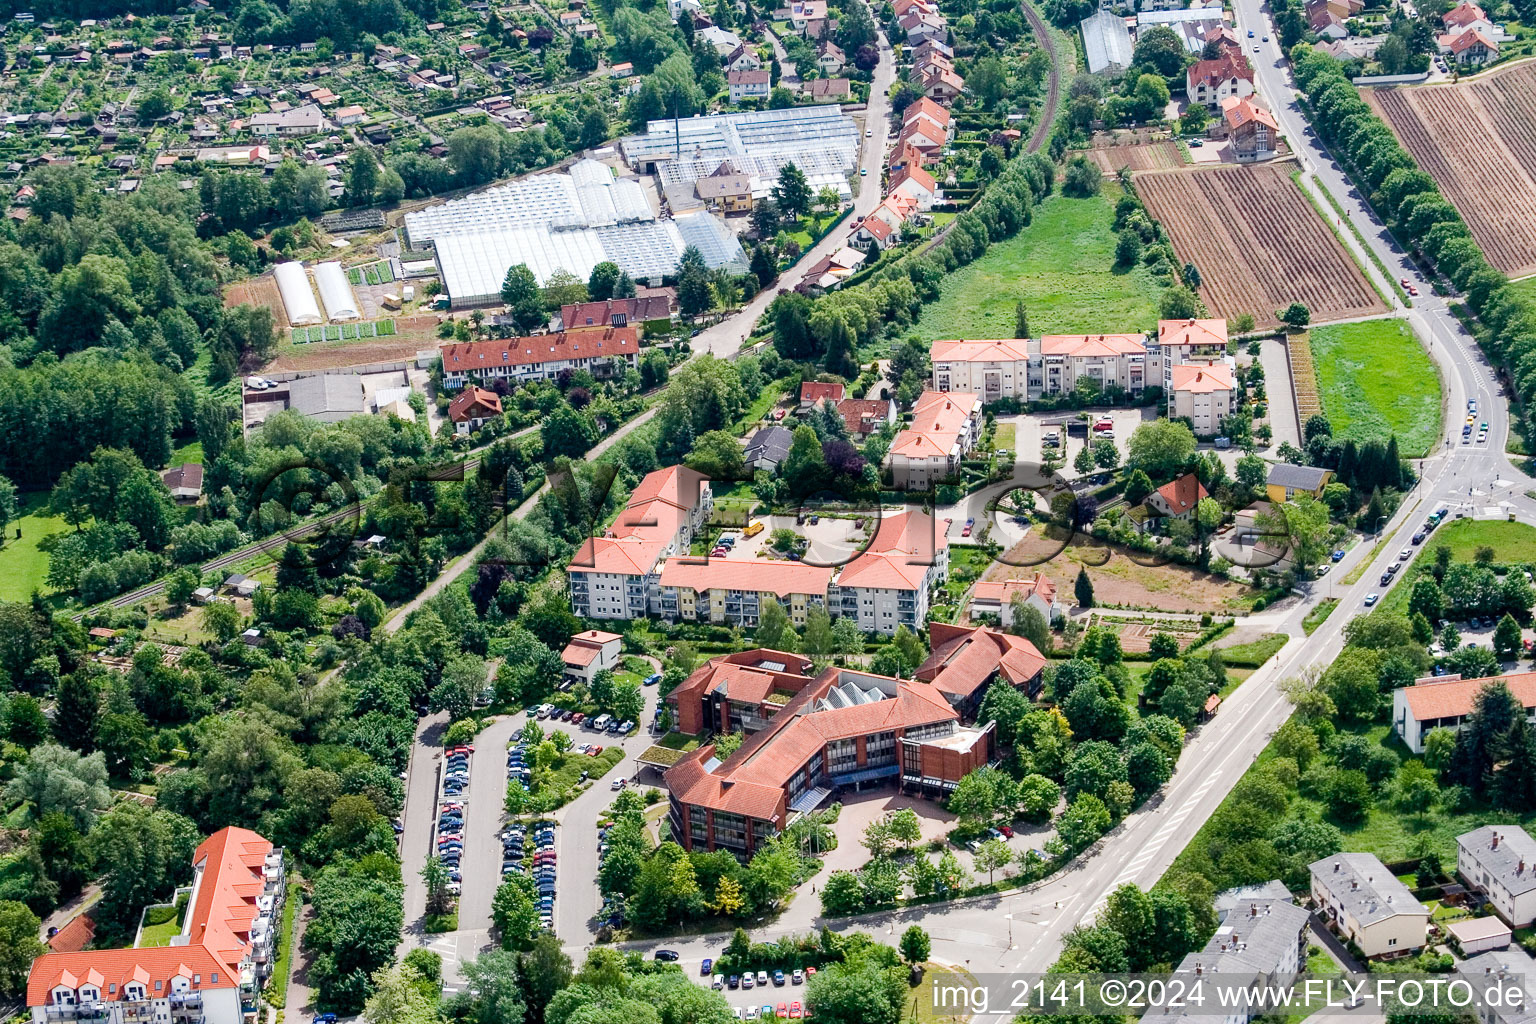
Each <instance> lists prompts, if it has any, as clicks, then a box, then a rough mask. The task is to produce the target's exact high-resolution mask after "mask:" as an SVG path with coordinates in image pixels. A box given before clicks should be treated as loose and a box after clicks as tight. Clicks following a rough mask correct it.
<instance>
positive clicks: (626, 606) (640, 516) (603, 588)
mask: <svg viewBox="0 0 1536 1024" xmlns="http://www.w3.org/2000/svg"><path fill="white" fill-rule="evenodd" d="M713 512H714V497H713V495H712V494H711V492H710V487H709V478H708V477H706V476H705V475H704V474H702V473H699V472H696V471H694V470H691V469H689V468H687V467H686V466H670V467H668V468H666V469H658V470H657V471H656V472H654V473H650V474H648V475H647V476H646V477H645V479H643V480H641V481H640V484H639V486H638V487H636V488H635V490H634V493H633V494H631V495H630V498H629V503H628V504H627V505H626V506H625V508H624V511H623V512H621V513H619V516H618V518H617V519H616V520H615V521H614V524H613V525H612V526H611V527H609V528H608V529H607V530H606V531H605V532H604V534H603V536H601V537H592V538H589V539H588V540H586V541H583V542H582V545H581V547H579V548H578V549H577V550H576V554H575V555H574V556H573V557H572V558H571V563H570V565H569V566H567V567H566V575H567V577H568V579H569V581H570V588H571V611H573V612H575V613H576V614H577V615H581V616H584V617H586V618H590V619H638V618H644V617H645V616H646V615H647V614H648V613H649V611H650V606H651V595H652V592H653V591H655V590H658V588H659V585H660V581H661V569H662V565H663V563H664V562H665V560H666V559H667V558H668V557H670V556H672V555H676V554H681V553H686V552H687V551H688V547H689V545H690V544H691V543H692V542H693V535H694V534H695V533H696V532H697V531H698V530H699V528H700V527H701V526H703V525H704V523H705V522H707V521H708V519H709V517H710V515H711V514H712V513H713Z"/></svg>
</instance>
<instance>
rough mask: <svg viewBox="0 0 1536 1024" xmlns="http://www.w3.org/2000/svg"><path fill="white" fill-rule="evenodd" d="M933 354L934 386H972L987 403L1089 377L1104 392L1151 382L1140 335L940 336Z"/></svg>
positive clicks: (1032, 395) (1058, 390)
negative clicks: (977, 338)
mask: <svg viewBox="0 0 1536 1024" xmlns="http://www.w3.org/2000/svg"><path fill="white" fill-rule="evenodd" d="M931 358H932V361H933V386H934V390H936V391H970V392H973V393H975V394H977V395H980V396H981V400H982V402H983V404H990V403H992V402H996V401H999V400H1001V399H1005V398H1013V399H1018V400H1020V401H1032V400H1034V399H1037V398H1042V397H1045V396H1048V395H1061V394H1067V393H1069V392H1071V391H1074V390H1076V389H1077V388H1078V386H1079V385H1080V384H1084V383H1088V382H1091V383H1092V385H1093V386H1095V387H1096V388H1097V389H1098V390H1099V391H1104V390H1107V389H1110V388H1119V389H1120V390H1122V391H1126V392H1129V393H1131V394H1140V393H1141V392H1142V390H1143V389H1145V387H1146V386H1147V384H1148V383H1149V380H1148V368H1147V366H1148V354H1147V346H1146V344H1145V343H1144V341H1143V338H1142V336H1141V335H1139V334H1072V335H1064V334H1048V335H1046V336H1044V337H1042V338H1031V339H994V340H985V341H969V340H959V341H936V342H934V343H933V349H932V356H931ZM1151 383H1156V381H1155V379H1154V380H1152V381H1151Z"/></svg>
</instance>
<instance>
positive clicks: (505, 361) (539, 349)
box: [442, 327, 640, 373]
mask: <svg viewBox="0 0 1536 1024" xmlns="http://www.w3.org/2000/svg"><path fill="white" fill-rule="evenodd" d="M639 351H640V332H639V331H638V330H636V329H635V328H633V327H604V328H600V329H599V328H592V329H590V330H574V331H562V332H561V333H559V334H541V335H538V336H535V337H529V338H509V339H507V340H505V341H470V342H460V343H457V344H452V345H444V346H443V350H442V353H443V372H444V373H474V372H476V371H477V370H483V369H486V368H488V367H493V366H533V365H536V364H538V363H559V362H566V361H570V360H577V359H593V358H599V357H609V356H625V355H634V354H635V353H637V352H639Z"/></svg>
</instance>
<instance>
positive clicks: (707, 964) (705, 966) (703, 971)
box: [699, 957, 715, 978]
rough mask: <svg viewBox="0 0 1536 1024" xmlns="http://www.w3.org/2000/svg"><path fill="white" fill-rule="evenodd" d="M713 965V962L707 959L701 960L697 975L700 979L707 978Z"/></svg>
mask: <svg viewBox="0 0 1536 1024" xmlns="http://www.w3.org/2000/svg"><path fill="white" fill-rule="evenodd" d="M714 965H715V962H714V961H713V960H711V959H710V958H709V957H705V958H704V959H703V961H702V962H701V963H700V964H699V974H700V976H701V977H705V978H707V977H709V973H710V972H709V969H710V968H711V967H713V966H714Z"/></svg>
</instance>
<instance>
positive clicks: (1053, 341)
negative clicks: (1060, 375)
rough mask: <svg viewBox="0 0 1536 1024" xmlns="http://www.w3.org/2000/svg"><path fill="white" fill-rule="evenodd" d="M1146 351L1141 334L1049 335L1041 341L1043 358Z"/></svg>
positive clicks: (1116, 354)
mask: <svg viewBox="0 0 1536 1024" xmlns="http://www.w3.org/2000/svg"><path fill="white" fill-rule="evenodd" d="M1146 350H1147V346H1146V345H1144V344H1143V343H1142V336H1141V335H1139V334H1047V335H1045V336H1044V337H1043V338H1041V339H1040V354H1041V355H1043V356H1072V357H1083V356H1099V357H1102V356H1124V355H1137V354H1140V353H1143V352H1146Z"/></svg>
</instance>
